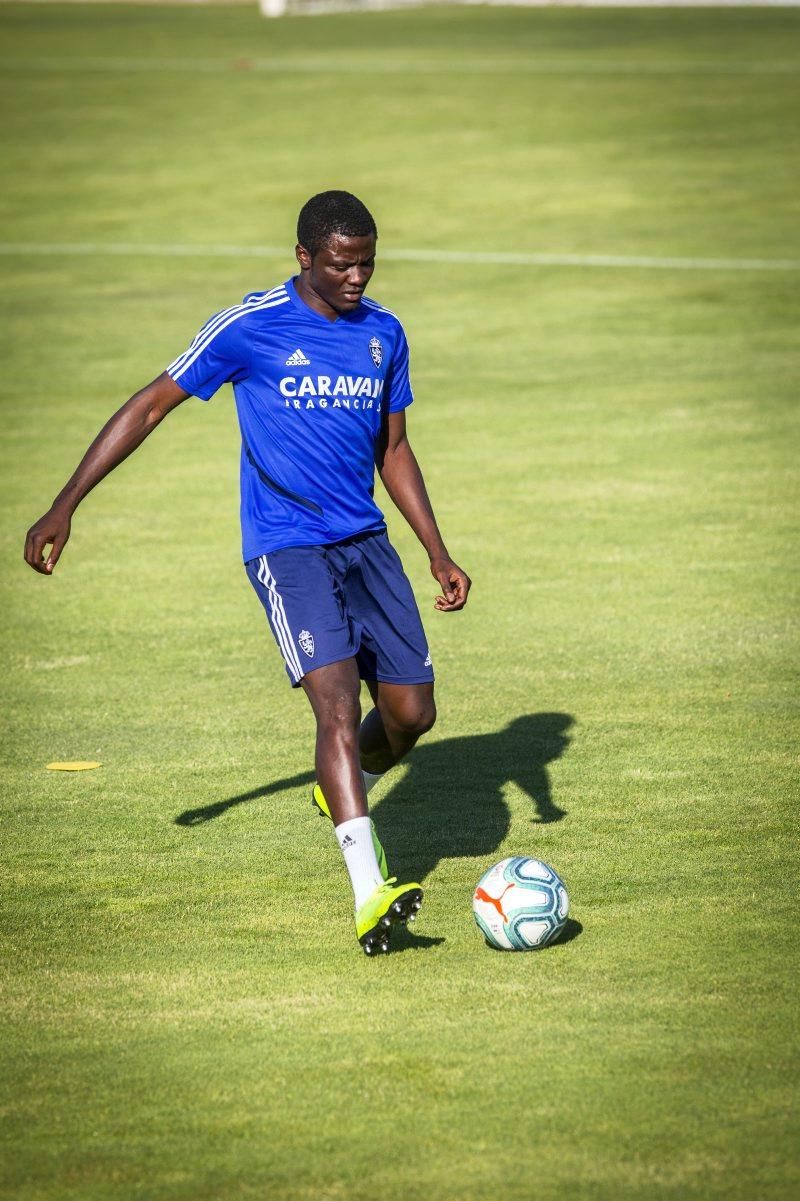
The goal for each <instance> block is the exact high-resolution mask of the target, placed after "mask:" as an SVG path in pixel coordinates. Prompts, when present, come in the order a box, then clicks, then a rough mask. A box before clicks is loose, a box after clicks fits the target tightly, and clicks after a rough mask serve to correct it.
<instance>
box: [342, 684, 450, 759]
mask: <svg viewBox="0 0 800 1201" xmlns="http://www.w3.org/2000/svg"><path fill="white" fill-rule="evenodd" d="M367 687H368V688H369V691H370V695H371V696H372V700H373V703H374V706H375V707H374V708H373V709H371V710H370V712H369V713H368V714H367V716H366V717H365V718H364V720H363V722H362V723H361V729H360V731H359V738H358V742H359V752H360V758H361V767H362V768H363V769H364V771H366V772H369V774H370V775H371V776H374V777H380V776H381V775H383V773H384V772H387V771H389V769H390V768H392V767H394V766H395V764H396V763H399V762H400V760H401V759H402V758H403V757H404V756H405V755H407V754H408V752H409V751H410V750H411V748H412V747H413V746H414V745H415V743H416V742H417V740H418V739H419V738H421V737H422V735H423V734H427V732H428V731H429V730H430V729H432V728H433V725H434V722H435V721H436V704H435V701H434V699H433V683H432V682H431V683H429V684H390V683H387V682H384V681H377V680H368V681H367Z"/></svg>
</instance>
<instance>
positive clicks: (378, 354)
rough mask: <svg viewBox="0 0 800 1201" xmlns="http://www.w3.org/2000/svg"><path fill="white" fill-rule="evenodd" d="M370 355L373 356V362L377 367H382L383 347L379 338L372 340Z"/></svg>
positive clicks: (370, 341) (370, 342)
mask: <svg viewBox="0 0 800 1201" xmlns="http://www.w3.org/2000/svg"><path fill="white" fill-rule="evenodd" d="M369 353H370V354H371V355H372V361H373V363H374V364H375V366H376V367H380V365H381V363H382V362H383V347H382V346H381V344H380V342H379V341H378V339H377V338H370V340H369Z"/></svg>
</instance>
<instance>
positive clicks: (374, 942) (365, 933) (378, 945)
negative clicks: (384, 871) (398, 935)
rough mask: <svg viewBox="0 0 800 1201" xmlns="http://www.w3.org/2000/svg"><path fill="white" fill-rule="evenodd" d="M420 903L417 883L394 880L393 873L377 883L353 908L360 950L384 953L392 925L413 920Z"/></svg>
mask: <svg viewBox="0 0 800 1201" xmlns="http://www.w3.org/2000/svg"><path fill="white" fill-rule="evenodd" d="M393 886H394V887H393ZM421 905H422V889H421V888H420V886H419V884H397V877H396V876H392V877H391V879H389V880H387V881H386V883H385V884H379V885H378V887H377V888H376V889H375V891H374V892H373V893H372V895H371V896H370V897H368V898H367V900H366V901H365V902H364V904H363V905H362V906H361V907H360V908H359V909H357V910H356V936H357V938H358V941H359V942H360V943H361V946H362V947H363V948H364V954H365V955H375V954H381V953H383V954H385V953H386V952H387V951H388V950H389V934H390V933H391V929H392V926H397V925H405V923H406V922H413V921H414V919H415V918H416V916H417V913H418V912H419V908H420V906H421Z"/></svg>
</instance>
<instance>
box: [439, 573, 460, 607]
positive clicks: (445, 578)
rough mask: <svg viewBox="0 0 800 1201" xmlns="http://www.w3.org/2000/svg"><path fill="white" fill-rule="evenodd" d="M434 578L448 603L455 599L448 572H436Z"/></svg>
mask: <svg viewBox="0 0 800 1201" xmlns="http://www.w3.org/2000/svg"><path fill="white" fill-rule="evenodd" d="M436 578H437V580H438V581H439V587H440V588H441V590H442V592H443V593H444V596H445V599H446V600H447V602H448V604H452V603H453V601H454V600H455V599H456V594H455V592H454V591H453V587H452V582H451V576H450V573H449V572H448V571H441V572H437V575H436Z"/></svg>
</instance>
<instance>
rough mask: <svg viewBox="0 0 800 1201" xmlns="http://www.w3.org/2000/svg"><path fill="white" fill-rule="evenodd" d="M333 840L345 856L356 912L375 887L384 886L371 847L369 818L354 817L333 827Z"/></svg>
mask: <svg viewBox="0 0 800 1201" xmlns="http://www.w3.org/2000/svg"><path fill="white" fill-rule="evenodd" d="M336 837H337V838H338V839H339V846H340V848H341V851H342V854H343V855H344V864H345V867H346V868H347V871H348V874H349V876H350V883H351V884H352V886H353V896H354V898H355V903H356V909H358V908H359V906H361V905H363V904H364V902H365V901H366V899H367V897H368V896H370V895H371V894H372V893H373V892H374V891H375V889H376V888H377V887H378V885H379V884H383V876H382V875H381V869H380V868H379V867H378V860H377V859H376V858H375V847H374V846H373V844H372V822H371V821H370V819H369V818H368V817H353V818H351V819H350V821H347V822H342V824H341V825H340V826H337V827H336Z"/></svg>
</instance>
